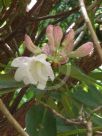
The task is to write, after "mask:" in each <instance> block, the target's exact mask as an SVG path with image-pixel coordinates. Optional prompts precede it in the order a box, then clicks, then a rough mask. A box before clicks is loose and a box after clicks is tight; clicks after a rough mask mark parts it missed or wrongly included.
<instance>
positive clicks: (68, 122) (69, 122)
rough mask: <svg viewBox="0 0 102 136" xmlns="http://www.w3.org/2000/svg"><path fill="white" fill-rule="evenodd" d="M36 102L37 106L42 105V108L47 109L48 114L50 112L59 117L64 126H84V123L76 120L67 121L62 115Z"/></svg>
mask: <svg viewBox="0 0 102 136" xmlns="http://www.w3.org/2000/svg"><path fill="white" fill-rule="evenodd" d="M36 102H38V104H40V105H42V106H43V107H44V108H46V109H48V110H49V111H50V112H52V113H53V114H54V115H55V116H57V117H59V118H60V119H62V120H63V121H64V122H65V124H68V125H69V124H70V125H79V126H83V125H86V122H83V121H80V120H79V121H78V120H77V119H76V120H75V119H68V118H66V117H64V116H63V115H62V114H60V113H58V112H57V111H56V110H54V109H52V108H51V107H50V106H49V105H47V104H45V103H43V102H41V101H36Z"/></svg>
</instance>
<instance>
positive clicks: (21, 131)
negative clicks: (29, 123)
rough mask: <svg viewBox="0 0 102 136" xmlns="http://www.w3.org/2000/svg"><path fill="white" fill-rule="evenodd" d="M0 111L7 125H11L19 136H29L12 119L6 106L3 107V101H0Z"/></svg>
mask: <svg viewBox="0 0 102 136" xmlns="http://www.w3.org/2000/svg"><path fill="white" fill-rule="evenodd" d="M0 111H1V112H2V113H3V115H4V116H5V117H6V118H7V120H8V121H9V123H11V124H12V125H13V127H14V128H15V129H16V130H17V132H18V133H19V134H20V135H21V136H29V135H28V134H27V133H26V132H25V131H24V130H23V128H22V127H21V126H20V125H19V124H18V122H17V121H16V120H15V119H14V117H13V116H12V115H11V113H10V112H9V111H8V109H7V108H6V106H5V105H4V103H3V101H2V100H1V99H0Z"/></svg>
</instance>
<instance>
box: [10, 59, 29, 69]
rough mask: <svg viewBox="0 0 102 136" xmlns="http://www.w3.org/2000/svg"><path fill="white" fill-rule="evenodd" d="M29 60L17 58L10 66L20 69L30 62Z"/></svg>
mask: <svg viewBox="0 0 102 136" xmlns="http://www.w3.org/2000/svg"><path fill="white" fill-rule="evenodd" d="M30 60H31V58H30V57H18V58H15V59H14V60H13V61H12V63H11V66H13V67H21V66H22V65H23V64H25V63H28V62H30Z"/></svg>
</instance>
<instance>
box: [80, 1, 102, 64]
mask: <svg viewBox="0 0 102 136" xmlns="http://www.w3.org/2000/svg"><path fill="white" fill-rule="evenodd" d="M79 3H80V7H81V11H82V14H83V17H84V19H85V22H86V24H87V26H88V28H89V30H90V34H91V36H92V39H93V42H94V47H95V48H96V50H97V52H98V55H99V57H100V60H101V62H102V48H101V46H100V43H99V40H98V38H97V35H96V33H95V31H94V29H93V27H92V24H91V21H90V19H89V17H88V14H87V11H86V8H85V4H84V0H79Z"/></svg>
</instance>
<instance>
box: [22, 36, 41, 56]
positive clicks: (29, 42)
mask: <svg viewBox="0 0 102 136" xmlns="http://www.w3.org/2000/svg"><path fill="white" fill-rule="evenodd" d="M24 45H25V46H26V48H27V49H28V50H29V51H31V52H32V53H34V54H36V53H38V52H41V50H40V48H39V47H37V46H36V45H34V44H33V42H32V40H31V38H30V37H29V35H27V34H25V39H24Z"/></svg>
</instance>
